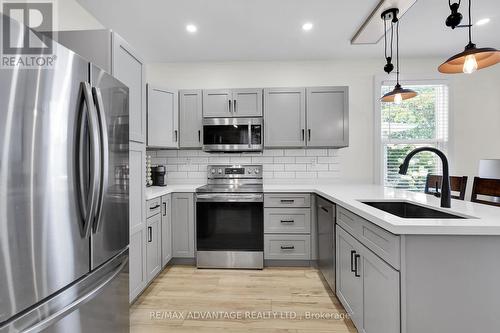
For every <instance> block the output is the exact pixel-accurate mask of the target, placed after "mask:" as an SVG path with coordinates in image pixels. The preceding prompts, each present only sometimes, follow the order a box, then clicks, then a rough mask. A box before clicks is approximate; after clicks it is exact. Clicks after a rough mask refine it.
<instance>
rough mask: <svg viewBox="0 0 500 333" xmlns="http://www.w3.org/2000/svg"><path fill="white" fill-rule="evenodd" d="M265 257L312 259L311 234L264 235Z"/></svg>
mask: <svg viewBox="0 0 500 333" xmlns="http://www.w3.org/2000/svg"><path fill="white" fill-rule="evenodd" d="M264 259H277V260H310V259H311V236H310V235H289V234H283V235H264Z"/></svg>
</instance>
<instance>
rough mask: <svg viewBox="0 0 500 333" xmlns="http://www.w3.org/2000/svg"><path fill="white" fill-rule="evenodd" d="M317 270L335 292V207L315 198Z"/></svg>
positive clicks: (328, 202) (319, 198)
mask: <svg viewBox="0 0 500 333" xmlns="http://www.w3.org/2000/svg"><path fill="white" fill-rule="evenodd" d="M316 210H317V217H318V255H319V269H320V271H321V273H322V274H323V277H324V278H325V280H326V282H327V283H328V285H329V286H330V288H331V289H332V291H333V292H335V205H334V204H333V203H331V202H330V201H327V200H325V199H323V198H321V197H317V200H316Z"/></svg>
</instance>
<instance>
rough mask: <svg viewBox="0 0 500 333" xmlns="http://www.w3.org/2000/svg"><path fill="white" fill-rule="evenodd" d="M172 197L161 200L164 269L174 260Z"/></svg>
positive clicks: (162, 262) (168, 196)
mask: <svg viewBox="0 0 500 333" xmlns="http://www.w3.org/2000/svg"><path fill="white" fill-rule="evenodd" d="M170 202H171V201H170V195H164V196H163V197H162V198H161V257H162V260H161V265H162V266H163V267H164V266H165V265H167V264H168V262H169V261H170V259H172V219H171V211H172V210H171V208H172V205H171V204H170Z"/></svg>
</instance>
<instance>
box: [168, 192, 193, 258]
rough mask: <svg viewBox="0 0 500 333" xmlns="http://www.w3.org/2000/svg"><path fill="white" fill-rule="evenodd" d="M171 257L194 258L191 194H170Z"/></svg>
mask: <svg viewBox="0 0 500 333" xmlns="http://www.w3.org/2000/svg"><path fill="white" fill-rule="evenodd" d="M172 255H173V257H174V258H194V197H193V193H174V194H172Z"/></svg>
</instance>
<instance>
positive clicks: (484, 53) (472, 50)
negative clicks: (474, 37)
mask: <svg viewBox="0 0 500 333" xmlns="http://www.w3.org/2000/svg"><path fill="white" fill-rule="evenodd" d="M469 55H472V56H474V58H475V59H476V62H477V69H478V70H479V69H483V68H486V67H490V66H493V65H496V64H497V63H499V62H500V51H499V50H497V49H494V48H491V47H483V48H479V49H478V48H476V45H475V44H469V45H467V46H466V47H465V50H464V51H463V52H460V53H458V54H455V55H454V56H453V57H451V58H450V59H448V60H446V62H444V63H442V64H441V65H440V66H439V67H438V70H439V72H441V73H444V74H458V73H463V72H464V71H463V68H464V64H465V60H466V58H467V56H469Z"/></svg>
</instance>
